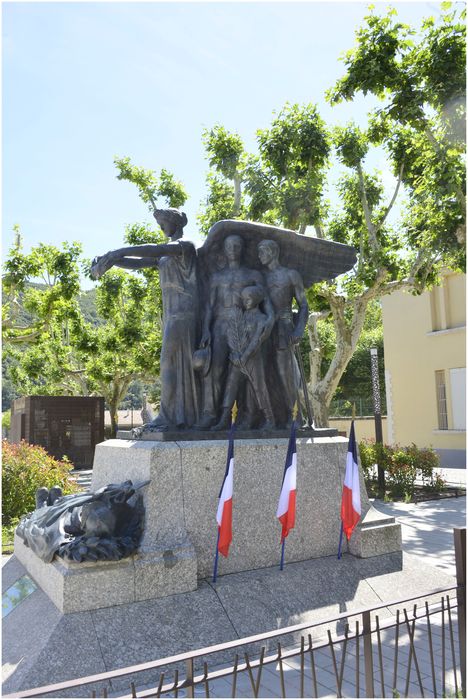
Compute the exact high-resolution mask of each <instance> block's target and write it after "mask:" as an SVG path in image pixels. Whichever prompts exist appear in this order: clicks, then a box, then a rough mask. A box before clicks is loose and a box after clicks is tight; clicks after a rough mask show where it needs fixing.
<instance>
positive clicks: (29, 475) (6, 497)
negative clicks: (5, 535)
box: [2, 440, 79, 525]
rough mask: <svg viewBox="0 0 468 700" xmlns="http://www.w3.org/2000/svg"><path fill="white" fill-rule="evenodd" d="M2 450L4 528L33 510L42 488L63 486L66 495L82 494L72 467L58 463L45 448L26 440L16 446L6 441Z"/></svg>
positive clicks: (67, 463) (68, 464) (68, 463)
mask: <svg viewBox="0 0 468 700" xmlns="http://www.w3.org/2000/svg"><path fill="white" fill-rule="evenodd" d="M2 448H3V450H2V451H3V469H2V515H3V524H4V525H8V524H9V523H10V522H12V521H13V520H15V519H16V518H20V517H21V516H23V515H25V514H26V513H30V512H31V511H32V510H34V508H35V507H36V501H35V496H36V490H37V489H38V488H40V487H41V486H47V488H51V487H52V486H60V487H61V488H62V490H63V493H64V494H68V493H75V492H76V491H78V490H79V488H78V486H77V484H76V482H75V481H74V480H72V479H71V478H70V469H72V468H73V465H72V464H71V463H70V462H68V461H65V460H64V461H63V462H59V461H58V460H56V459H54V458H53V457H51V456H50V455H49V454H48V453H47V452H46V451H45V449H44V448H43V447H39V446H38V445H29V444H28V443H27V442H24V440H22V441H21V442H20V443H19V444H17V445H12V444H11V443H10V442H8V440H3V441H2Z"/></svg>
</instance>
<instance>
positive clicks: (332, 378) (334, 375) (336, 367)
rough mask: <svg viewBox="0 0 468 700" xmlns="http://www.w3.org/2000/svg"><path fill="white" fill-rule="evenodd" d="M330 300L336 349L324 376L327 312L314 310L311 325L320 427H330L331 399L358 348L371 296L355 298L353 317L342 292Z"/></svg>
mask: <svg viewBox="0 0 468 700" xmlns="http://www.w3.org/2000/svg"><path fill="white" fill-rule="evenodd" d="M328 300H329V303H330V307H331V310H332V313H333V323H334V326H335V332H336V350H335V354H334V356H333V358H332V360H331V362H330V365H329V367H328V370H327V372H326V374H325V376H324V377H322V376H321V361H322V350H321V347H320V338H319V334H318V329H317V321H318V320H320V319H323V318H325V317H326V315H327V314H326V312H324V313H322V314H320V313H315V314H314V313H312V314H310V316H309V320H308V325H307V330H308V333H309V342H310V347H311V352H310V396H311V398H312V407H313V412H314V421H315V425H316V427H319V428H326V427H328V418H329V412H330V403H331V400H332V399H333V396H334V394H335V391H336V389H337V387H338V384H339V382H340V379H341V377H342V376H343V373H344V371H345V369H346V367H347V366H348V362H349V361H350V359H351V357H352V356H353V353H354V351H355V349H356V345H357V342H358V340H359V336H360V334H361V330H362V326H363V325H364V319H365V316H366V309H367V304H368V302H369V301H370V298H363V297H360V298H358V299H354V300H353V301H352V302H351V304H352V310H353V315H352V319H351V321H348V320H347V319H346V316H345V309H346V307H347V306H348V305H347V303H346V301H345V299H343V298H342V297H339V296H335V297H333V296H330V297H329V299H328Z"/></svg>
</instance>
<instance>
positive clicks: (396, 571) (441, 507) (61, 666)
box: [3, 498, 466, 697]
mask: <svg viewBox="0 0 468 700" xmlns="http://www.w3.org/2000/svg"><path fill="white" fill-rule="evenodd" d="M465 503H466V499H465V498H458V499H441V500H439V501H427V502H424V503H419V504H402V503H397V504H387V503H381V502H375V503H374V505H375V507H377V508H378V509H379V510H382V511H383V512H385V513H389V514H392V515H394V516H395V517H396V518H397V519H398V520H399V521H400V522H401V523H402V530H403V547H404V557H403V569H402V568H401V564H399V562H398V557H395V556H393V555H390V556H389V557H388V559H387V560H386V561H385V562H384V561H383V559H384V558H383V557H378V558H376V559H375V560H372V559H368V560H357V559H354V557H349V556H348V555H345V556H344V557H343V559H342V560H341V561H340V562H338V561H337V559H336V557H326V558H324V559H321V560H311V561H309V562H300V563H297V564H290V565H288V566H287V567H286V569H285V571H284V572H283V573H282V574H281V576H279V575H278V572H277V570H276V569H263V570H259V571H252V572H244V573H242V574H233V575H230V576H223V577H220V579H219V582H218V584H217V585H216V586H214V587H213V586H212V584H211V582H208V581H204V582H201V583H200V586H199V589H198V591H195V592H194V593H188V594H182V595H179V596H169V597H168V598H165V599H160V600H156V601H145V602H142V603H138V604H133V605H122V606H118V607H116V608H107V609H102V610H97V611H94V612H91V613H84V614H80V613H77V614H73V615H67V616H63V615H60V613H59V612H58V611H57V609H56V608H55V607H54V606H53V604H52V603H51V602H50V601H49V599H48V598H47V597H46V596H45V594H44V593H43V592H42V591H40V590H36V591H34V592H33V593H32V594H30V595H29V596H28V597H27V598H26V599H25V600H24V601H23V602H22V603H21V604H20V605H18V606H17V608H16V609H14V610H13V611H12V612H11V613H10V614H9V615H8V616H7V617H6V618H5V620H4V645H5V647H4V653H3V663H4V674H5V676H4V677H5V678H7V677H8V680H7V681H6V683H5V685H4V688H3V692H4V693H6V692H13V691H14V690H16V689H18V688H28V687H29V688H30V687H35V686H38V685H43V684H46V683H49V682H58V681H59V680H65V679H66V678H73V677H79V676H82V675H86V674H89V673H100V672H103V671H106V670H111V669H113V668H118V667H121V666H124V665H129V664H134V663H141V662H144V661H149V660H151V659H156V658H162V657H165V656H167V655H168V654H169V653H178V652H182V651H185V650H187V649H196V648H200V647H203V646H207V645H209V644H214V643H221V642H224V641H228V640H230V639H235V638H242V637H244V636H248V635H250V634H254V633H258V632H263V631H266V630H271V629H277V628H280V627H283V626H286V625H289V624H298V623H302V622H304V623H310V624H314V623H316V622H317V621H318V620H323V619H324V618H326V617H334V616H336V615H338V614H339V613H342V612H346V611H348V610H349V611H350V612H351V611H352V610H353V609H356V608H359V607H366V606H371V605H378V604H379V603H380V602H382V601H384V602H385V601H388V600H391V599H395V598H398V597H401V598H403V597H405V596H408V597H410V596H413V595H417V594H418V593H421V592H423V591H425V590H431V589H434V588H438V587H445V586H450V585H453V583H454V578H453V574H454V559H453V553H452V552H453V545H452V528H453V527H454V526H460V525H464V524H465V515H464V513H465ZM377 559H378V560H381V561H379V562H378V561H377ZM4 563H5V566H4V568H3V574H4V575H3V585H4V589H5V588H7V587H8V586H11V585H12V583H14V582H15V581H17V580H18V578H20V577H21V576H22V575H23V574H24V573H25V572H24V570H23V569H22V567H21V565H20V564H19V562H17V561H16V560H15V558H14V557H12V558H5V561H4ZM379 567H380V568H379ZM391 613H392V610H390V609H389V608H388V607H387V608H385V609H383V611H382V613H381V619H382V621H383V620H384V618H386V617H388V616H389V615H390V614H391ZM444 615H445V618H444V625H442V619H441V615H440V614H439V616H438V618H437V617H433V618H432V624H431V631H432V641H433V651H434V657H435V668H436V683H437V693H436V694H437V695H438V696H439V697H440V696H441V695H442V692H443V688H442V682H443V679H444V678H445V683H446V688H445V693H446V694H447V695H450V694H451V693H452V694H453V693H455V685H454V674H453V670H452V666H453V661H452V647H451V637H450V630H449V627H448V615H447V612H445V613H444ZM451 616H452V623H453V625H452V633H453V638H454V649H455V653H457V646H456V641H457V640H456V625H455V624H454V623H455V622H456V620H455V611H454V612H453V613H452V615H451ZM348 619H349V618H348ZM349 621H350V622H351V621H352V620H351V619H349ZM353 624H354V622H353ZM340 625H341V626H340ZM340 625H337V624H336V623H335V624H333V625H330V626H331V628H332V632H333V634H334V635H335V634H342V633H343V625H342V624H341V623H340ZM324 632H325V630H324V629H323V628H321V629H319V630H314V635H315V636H314V640H315V639H317V636H321V635H323V634H324ZM283 641H284V644H285V645H286V646H288V643H289V644H291V640H290V639H289V640H287V639H286V640H283ZM381 642H382V644H381V652H382V668H383V670H384V684H385V685H384V696H386V697H392V688H393V684H394V679H393V664H394V654H395V647H394V630H392V631H389V632H382V635H381ZM296 643H297V640H296ZM409 649H410V644H409V638H408V633H407V629H406V626H405V625H404V624H403V626H401V627H400V644H399V657H398V674H397V675H398V679H397V688H398V692H399V695H400V696H401V697H403V696H404V691H405V685H406V669H407V667H408V658H409ZM414 649H416V650H417V661H418V670H419V676H420V681H421V685H422V686H423V689H424V695H425V696H426V697H430V696H431V693H432V695H434V693H433V679H432V672H431V664H430V654H429V651H428V635H427V626H425V622H424V621H423V623H422V625H420V624H419V623H418V626H417V629H416V632H415V638H414ZM274 650H275V648H274V647H270V649H269V653H272V652H274ZM442 650H443V653H442ZM257 651H258V650H257ZM374 656H375V658H376V660H377V659H378V646H377V640H374ZM341 658H342V649H341V647H340V646H339V647H337V648H336V658H335V661H336V664H337V669H338V673H339V672H340V668H341ZM230 662H231V660H230V659H229V660H228V659H224V658H222V659H221V658H215V659H214V660H213V665H214V667H216V666H217V665H219V664H222V665H226V664H227V663H230ZM298 664H299V662H298V659H297V658H296V659H291V660H289V661H285V662H284V666H283V671H284V682H285V688H286V695H287V697H297V696H298V694H299V692H300V684H301V673H300V664H299V667H298ZM315 664H316V665H315V673H316V680H317V691H318V695H319V696H321V697H336V675H335V666H334V661H333V657H332V655H331V651H330V649H329V648H328V649H323V650H321V651H319V652H317V653H316V655H315ZM212 667H213V666H212V664H210V669H211V668H212ZM376 669H377V670H376V676H375V684H376V685H375V696H376V697H379V696H381V695H382V691H381V685H380V683H381V674H380V670H379V666H378V665H377V667H376ZM181 673H184V669H181ZM256 677H257V676H256V671H255V673H254V675H253V676H252V678H253V679H254V680H255V679H256ZM358 677H359V684H360V694H361V696H363V695H364V676H363V663H362V647H361V664H360V668H359V676H358ZM136 680H137V679H136V678H135V681H136ZM280 680H281V676H280V667H279V665H278V663H275V662H274V663H272V664H270V665H269V666H268V667H265V668H264V670H263V672H262V677H261V679H260V685H259V688H260V696H262V697H280V696H281V683H280ZM355 681H356V650H355V645H354V642H350V643H349V645H348V651H347V654H346V656H345V663H344V665H343V687H342V694H343V696H347V697H356V694H357V693H356V686H355ZM304 682H305V693H306V695H307V696H309V697H310V696H311V694H312V695H313V692H312V691H313V690H314V687H313V672H312V666H311V663H310V655H309V656H307V658H306V662H305V666H304ZM458 682H459V680H458ZM154 683H155V677H154V674H148V673H146V675H145V676H144V677H138V683H137V685H138V686H140V685H141V686H143V685H147V684H151V685H153V686H154ZM101 692H102V688H100V689H99V694H100V693H101ZM125 692H128V682H126V683H125V684H122V683H121V684H116V683H114V684H113V685H112V686H109V687H108V693H109V694H110V695H122V693H125ZM203 693H204V688H203V687H200V688H198V689H197V692H196V695H198V696H199V695H201V694H203ZM408 694H409V695H410V696H411V697H421V696H422V693H421V690H420V686H419V680H418V674H417V672H416V666H415V664H414V658H413V660H412V664H411V674H410V677H409V686H408ZM75 695H76V693H75ZM183 695H184V693H183V692H181V693H179V697H183ZM210 695H212V696H213V697H226V696H228V695H230V685H229V684H228V683H227V681H226V680H225V679H220V680H218V681H216V682H215V683H211V684H210ZM236 695H237V696H238V697H248V696H250V697H251V696H252V687H251V678H250V677H249V674H248V673H247V671H244V672H242V673H241V674H240V675H239V677H238V679H237V690H236ZM67 696H68V697H69V696H71V693H70V692H69V691H68V695H65V697H67ZM79 696H82V694H80V695H79Z"/></svg>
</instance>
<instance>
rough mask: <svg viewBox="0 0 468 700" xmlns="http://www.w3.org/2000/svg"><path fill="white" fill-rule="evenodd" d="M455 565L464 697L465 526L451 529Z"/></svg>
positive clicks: (463, 691)
mask: <svg viewBox="0 0 468 700" xmlns="http://www.w3.org/2000/svg"><path fill="white" fill-rule="evenodd" d="M453 539H454V544H455V567H456V573H457V585H458V590H457V604H458V616H457V617H458V641H459V645H460V672H461V685H462V693H463V697H464V698H465V697H466V528H464V527H455V528H454V529H453Z"/></svg>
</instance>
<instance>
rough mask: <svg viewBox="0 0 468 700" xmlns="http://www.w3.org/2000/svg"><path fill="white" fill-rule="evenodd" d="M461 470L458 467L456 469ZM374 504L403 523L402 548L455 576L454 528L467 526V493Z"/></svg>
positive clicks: (376, 502) (375, 502) (376, 501)
mask: <svg viewBox="0 0 468 700" xmlns="http://www.w3.org/2000/svg"><path fill="white" fill-rule="evenodd" d="M454 471H458V470H454ZM374 507H375V508H377V510H380V511H381V512H382V513H386V514H387V515H393V516H394V518H395V519H396V520H397V521H398V522H399V523H401V534H402V539H403V549H404V550H405V551H406V552H410V553H411V554H413V555H415V556H417V557H420V558H421V559H422V560H423V561H424V562H425V563H426V564H428V563H429V564H430V565H431V566H434V567H437V568H439V569H442V570H443V571H445V572H446V573H448V574H450V575H451V576H455V555H454V549H453V528H454V527H465V526H466V496H463V497H460V498H441V499H439V500H435V501H422V502H421V503H401V502H398V503H384V502H383V501H378V500H375V501H374Z"/></svg>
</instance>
